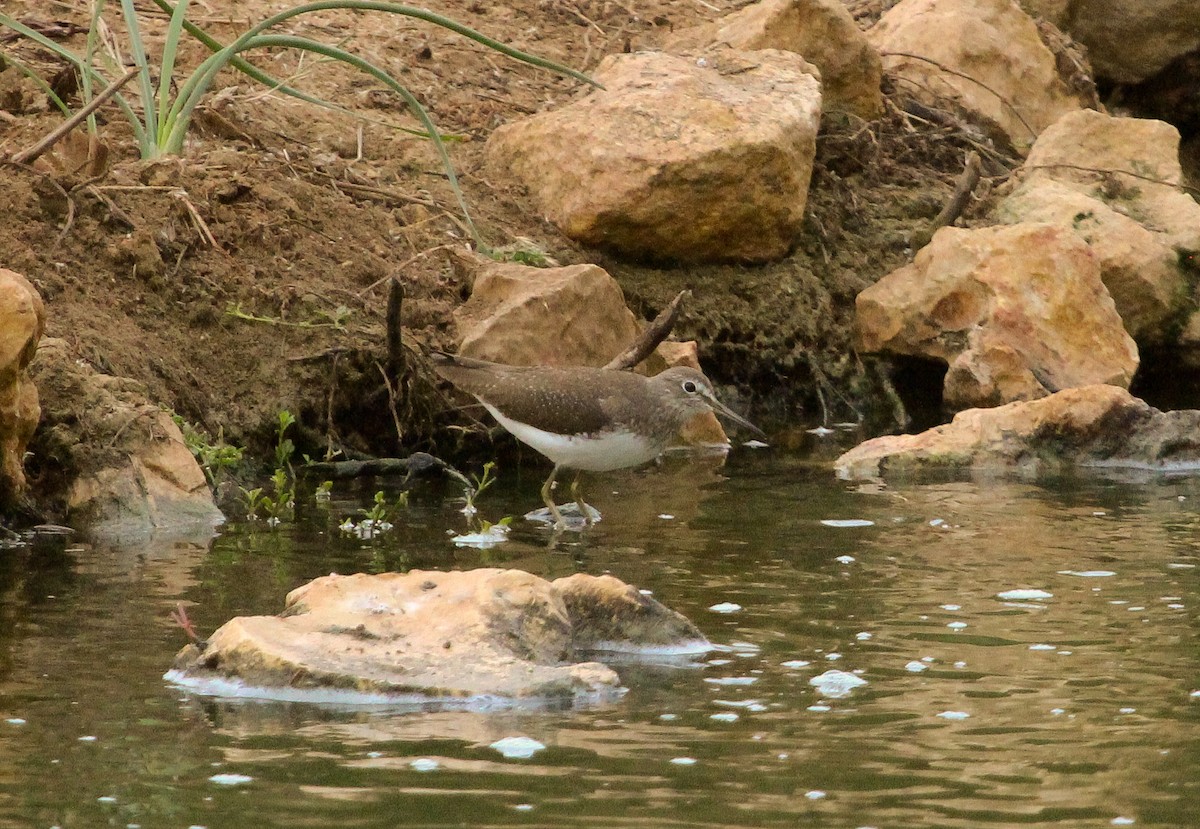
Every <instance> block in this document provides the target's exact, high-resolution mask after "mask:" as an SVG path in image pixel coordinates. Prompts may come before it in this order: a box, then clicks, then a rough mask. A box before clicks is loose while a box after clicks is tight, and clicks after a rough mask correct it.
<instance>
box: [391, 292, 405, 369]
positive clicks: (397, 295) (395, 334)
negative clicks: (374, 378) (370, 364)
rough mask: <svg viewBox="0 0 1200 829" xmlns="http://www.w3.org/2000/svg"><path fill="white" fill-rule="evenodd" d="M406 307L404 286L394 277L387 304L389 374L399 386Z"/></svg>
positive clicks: (402, 364)
mask: <svg viewBox="0 0 1200 829" xmlns="http://www.w3.org/2000/svg"><path fill="white" fill-rule="evenodd" d="M403 305H404V286H403V285H401V284H400V280H399V279H396V277H394V276H393V277H392V281H391V284H390V285H389V286H388V303H387V360H388V362H387V368H388V370H387V373H388V375H389V376H390V377H391V379H392V380H393V381H395V382H396V384H397V385H398V384H399V383H400V376H401V375H402V374H403V373H404V348H403V347H402V346H401V341H400V327H401V322H400V315H401V309H402V308H403Z"/></svg>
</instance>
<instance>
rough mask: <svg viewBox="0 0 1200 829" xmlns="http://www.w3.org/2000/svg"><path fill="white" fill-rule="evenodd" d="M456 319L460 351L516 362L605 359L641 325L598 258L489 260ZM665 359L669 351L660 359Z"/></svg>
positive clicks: (572, 363)
mask: <svg viewBox="0 0 1200 829" xmlns="http://www.w3.org/2000/svg"><path fill="white" fill-rule="evenodd" d="M455 320H456V322H457V323H458V330H459V333H460V336H461V338H462V339H461V343H460V345H459V348H458V352H459V353H460V354H462V355H464V356H467V357H475V358H476V359H480V360H491V361H492V362H494V363H505V364H507V365H512V366H536V365H543V366H602V365H604V364H606V363H607V362H608V361H609V360H611V359H612V358H613V357H616V356H617V355H618V354H620V353H621V352H622V351H624V350H625V349H626V348H627V347H629V345H630V344H631V343H632V342H633V341H634V340H636V339H637V338H638V335H639V334H640V333H641V330H642V326H641V324H640V323H639V322H638V320H637V318H635V317H634V315H633V312H632V311H630V310H629V308H628V307H627V306H626V305H625V295H624V293H622V291H621V286H620V285H619V284H617V281H616V280H615V279H613V278H612V277H611V276H609V274H608V272H607V271H605V270H604V269H603V268H601V267H599V266H598V265H571V266H569V267H565V268H533V267H529V266H526V265H518V264H514V263H498V262H491V263H485V264H482V265H481V266H480V267H479V269H478V270H477V271H476V274H475V284H474V287H473V289H472V291H471V298H470V299H468V300H467V302H466V303H465V304H463V305H462V306H461V307H460V308H459V310H458V311H457V312H456V313H455ZM665 367H666V365H665V361H663V360H662V359H659V360H658V361H657V364H656V365H654V366H653V368H654V369H655V370H657V371H661V370H662V369H663V368H665Z"/></svg>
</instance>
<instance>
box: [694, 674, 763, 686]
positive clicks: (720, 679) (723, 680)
mask: <svg viewBox="0 0 1200 829" xmlns="http://www.w3.org/2000/svg"><path fill="white" fill-rule="evenodd" d="M704 681H705V682H707V683H709V684H710V685H753V684H754V683H756V682H758V677H756V676H706V677H705V678H704Z"/></svg>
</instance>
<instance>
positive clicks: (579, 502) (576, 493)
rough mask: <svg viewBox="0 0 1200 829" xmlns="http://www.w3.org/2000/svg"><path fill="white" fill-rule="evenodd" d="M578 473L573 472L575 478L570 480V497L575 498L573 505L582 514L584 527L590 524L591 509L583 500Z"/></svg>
mask: <svg viewBox="0 0 1200 829" xmlns="http://www.w3.org/2000/svg"><path fill="white" fill-rule="evenodd" d="M579 475H580V473H578V472H576V473H575V480H574V481H572V482H571V497H572V498H574V499H575V506H576V507H578V508H579V512H580V514H581V515H582V516H583V525H584V526H585V527H590V526H592V510H591V507H589V506H588V505H587V504H586V503H584V500H583V493H582V492H581V491H580V489H579Z"/></svg>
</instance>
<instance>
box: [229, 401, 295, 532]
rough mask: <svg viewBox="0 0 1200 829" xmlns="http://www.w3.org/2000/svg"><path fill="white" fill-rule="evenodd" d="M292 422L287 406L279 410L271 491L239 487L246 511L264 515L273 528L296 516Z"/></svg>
mask: <svg viewBox="0 0 1200 829" xmlns="http://www.w3.org/2000/svg"><path fill="white" fill-rule="evenodd" d="M295 422H296V418H295V417H294V416H293V415H292V413H291V412H289V411H287V410H286V409H285V410H284V411H281V412H280V413H279V425H278V426H277V427H276V431H275V471H274V472H273V473H272V474H271V481H270V491H269V492H268V490H267V488H266V487H255V488H254V489H243V490H242V498H243V499H244V500H245V503H246V515H247V516H249V517H250V518H257V517H265V518H266V520H267V526H269V527H271V528H272V529H274V528H275V527H278V526H279V525H280V524H281V523H283V522H284V521H287V520H291V519H292V518H294V517H295V509H296V476H295V475H294V474H293V472H292V455H293V454H295V452H296V445H295V444H294V443H293V442H292V439H291V438H289V437H288V436H287V430H288V427H290V426H291V425H292V424H294V423H295Z"/></svg>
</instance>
